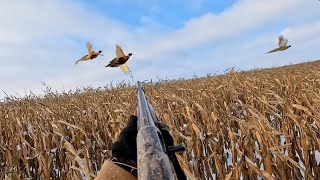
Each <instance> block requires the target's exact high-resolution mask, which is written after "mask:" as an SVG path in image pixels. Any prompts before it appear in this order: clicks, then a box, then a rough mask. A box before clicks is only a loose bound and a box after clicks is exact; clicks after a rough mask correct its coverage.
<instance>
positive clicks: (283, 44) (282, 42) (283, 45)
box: [266, 35, 291, 54]
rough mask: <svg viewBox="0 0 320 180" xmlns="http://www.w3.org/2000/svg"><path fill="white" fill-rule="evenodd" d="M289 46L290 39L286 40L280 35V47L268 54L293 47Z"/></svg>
mask: <svg viewBox="0 0 320 180" xmlns="http://www.w3.org/2000/svg"><path fill="white" fill-rule="evenodd" d="M287 44H288V39H285V38H284V37H283V35H280V36H279V43H278V45H279V47H278V48H276V49H273V50H271V51H269V52H267V53H266V54H268V53H273V52H277V51H284V50H286V49H288V48H289V47H291V45H287Z"/></svg>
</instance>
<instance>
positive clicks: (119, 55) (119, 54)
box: [116, 44, 125, 57]
mask: <svg viewBox="0 0 320 180" xmlns="http://www.w3.org/2000/svg"><path fill="white" fill-rule="evenodd" d="M116 55H117V57H123V56H125V54H124V53H123V51H122V48H121V46H120V45H119V44H116Z"/></svg>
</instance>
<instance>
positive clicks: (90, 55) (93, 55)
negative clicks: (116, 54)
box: [75, 42, 103, 64]
mask: <svg viewBox="0 0 320 180" xmlns="http://www.w3.org/2000/svg"><path fill="white" fill-rule="evenodd" d="M86 46H87V49H88V54H87V55H85V56H83V57H82V58H80V59H79V60H77V61H76V62H75V64H78V62H80V61H88V60H92V59H94V58H96V57H98V56H99V55H100V56H103V54H101V53H102V51H101V50H99V51H98V52H95V51H94V50H93V48H92V44H91V43H90V42H87V43H86Z"/></svg>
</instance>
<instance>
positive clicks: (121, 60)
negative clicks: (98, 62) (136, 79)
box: [105, 44, 132, 74]
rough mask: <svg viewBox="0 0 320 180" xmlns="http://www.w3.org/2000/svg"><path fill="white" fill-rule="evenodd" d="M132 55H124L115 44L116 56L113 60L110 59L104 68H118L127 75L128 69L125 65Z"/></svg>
mask: <svg viewBox="0 0 320 180" xmlns="http://www.w3.org/2000/svg"><path fill="white" fill-rule="evenodd" d="M131 55H132V53H129V54H128V55H125V54H124V53H123V51H122V49H121V47H120V45H118V44H116V56H117V57H115V58H114V59H112V60H111V61H110V62H109V64H108V65H106V66H105V67H119V66H120V69H121V70H122V71H123V72H124V73H125V74H128V72H129V68H128V66H127V64H126V62H127V61H128V60H129V58H130V56H131Z"/></svg>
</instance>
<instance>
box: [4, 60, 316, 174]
mask: <svg viewBox="0 0 320 180" xmlns="http://www.w3.org/2000/svg"><path fill="white" fill-rule="evenodd" d="M319 69H320V61H315V62H308V63H302V64H298V65H289V66H284V67H277V68H272V69H261V70H252V71H248V72H240V71H235V70H231V71H229V72H227V73H226V74H225V75H219V76H208V77H203V78H194V79H189V80H182V79H181V80H174V81H165V80H163V81H159V82H153V83H145V84H144V85H143V86H144V89H145V93H146V96H147V98H148V99H149V101H150V103H151V104H152V106H153V108H154V110H155V111H156V114H157V115H158V118H159V119H160V120H161V121H162V122H165V123H166V124H167V125H168V126H169V127H170V129H171V134H172V135H173V137H174V139H175V143H184V144H185V145H186V147H187V151H185V152H181V153H178V155H177V156H178V160H179V161H180V164H181V166H182V169H183V170H184V172H185V174H186V175H187V176H188V179H261V178H263V179H283V180H284V179H316V177H320V71H319ZM136 105H137V99H136V89H135V87H134V86H130V85H128V84H125V83H120V84H117V85H115V86H110V87H109V86H108V88H101V89H93V88H86V89H83V90H77V91H75V92H68V93H63V94H58V93H54V92H50V89H49V90H48V92H47V94H46V95H45V96H44V97H41V98H40V97H37V96H35V95H30V96H28V97H26V98H15V97H8V98H7V99H6V101H5V102H3V103H0V133H1V138H0V179H26V178H27V179H50V178H51V179H94V177H95V176H96V174H97V172H98V171H99V169H100V168H101V165H102V163H103V161H104V160H107V159H109V158H110V157H111V144H112V143H113V142H115V141H116V138H117V136H118V135H119V133H120V131H121V130H122V129H123V128H124V127H125V126H126V122H127V120H128V118H129V116H130V115H131V114H136Z"/></svg>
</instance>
